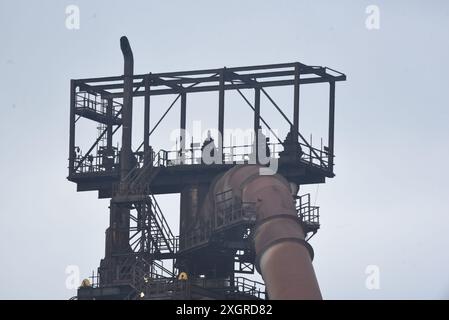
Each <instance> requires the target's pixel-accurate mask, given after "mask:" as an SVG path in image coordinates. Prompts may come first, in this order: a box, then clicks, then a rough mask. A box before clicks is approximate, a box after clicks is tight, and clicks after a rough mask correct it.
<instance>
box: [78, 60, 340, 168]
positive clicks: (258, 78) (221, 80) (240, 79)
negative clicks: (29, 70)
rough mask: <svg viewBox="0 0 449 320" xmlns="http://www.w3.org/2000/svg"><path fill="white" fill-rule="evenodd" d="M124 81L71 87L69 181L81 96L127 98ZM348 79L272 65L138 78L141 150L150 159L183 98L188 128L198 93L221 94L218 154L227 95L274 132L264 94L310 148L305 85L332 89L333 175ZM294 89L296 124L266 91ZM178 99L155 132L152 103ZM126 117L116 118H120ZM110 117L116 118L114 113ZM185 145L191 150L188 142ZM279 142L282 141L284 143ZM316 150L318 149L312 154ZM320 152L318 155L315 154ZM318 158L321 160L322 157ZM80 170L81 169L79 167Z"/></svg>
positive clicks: (116, 78)
mask: <svg viewBox="0 0 449 320" xmlns="http://www.w3.org/2000/svg"><path fill="white" fill-rule="evenodd" d="M124 79H125V77H124V76H114V77H100V78H87V79H77V80H72V81H71V85H70V86H71V88H70V90H71V95H70V138H69V139H70V140H69V148H70V150H69V175H71V174H72V173H75V172H76V170H77V168H75V154H74V148H75V134H76V128H75V123H76V120H77V119H75V117H76V113H75V108H76V93H77V89H79V91H86V92H89V93H94V94H98V95H101V97H102V98H103V99H107V100H108V101H112V100H113V99H118V98H119V99H123V98H124V90H123V88H124ZM345 80H346V75H344V74H343V73H341V72H338V71H336V70H334V69H331V68H328V67H321V66H308V65H305V64H302V63H299V62H293V63H283V64H270V65H259V66H246V67H237V68H220V69H205V70H192V71H179V72H163V73H148V74H140V75H133V77H132V88H133V94H132V97H133V98H135V97H144V99H145V102H144V110H145V112H144V118H145V119H144V134H143V135H144V137H143V142H142V144H141V145H140V147H139V148H138V149H140V148H141V147H142V146H143V147H144V153H145V154H146V155H148V154H149V146H150V141H149V139H150V135H151V133H152V132H154V130H155V129H156V127H157V125H158V124H159V123H160V122H161V121H162V120H163V118H164V117H165V115H166V114H167V113H168V112H169V111H170V110H171V108H172V107H173V105H174V104H175V103H176V101H177V100H178V99H179V98H181V108H180V129H182V128H183V127H184V128H185V121H186V120H185V119H186V103H187V102H186V101H187V94H188V93H195V92H218V131H219V132H220V133H221V139H220V138H219V139H218V148H219V150H223V140H222V139H223V131H224V114H225V92H226V91H227V90H237V91H238V93H239V94H240V95H241V96H242V98H243V99H244V100H245V101H246V103H247V104H248V105H249V106H250V107H251V108H252V109H253V110H254V129H257V128H256V126H257V127H258V125H259V121H262V122H263V123H264V124H265V125H266V126H267V127H268V128H269V129H270V130H271V128H270V127H269V126H268V123H267V122H266V121H264V120H263V118H262V117H261V115H260V93H261V92H262V93H263V94H264V95H265V96H266V97H267V98H268V99H269V101H270V102H271V103H272V104H273V105H274V106H275V108H276V109H277V110H278V112H280V114H281V115H282V116H283V117H284V118H285V119H286V120H287V122H288V123H289V124H290V125H291V126H292V127H293V129H294V131H295V132H296V133H297V134H298V137H299V138H300V139H301V140H302V141H303V143H305V144H306V145H309V144H308V142H307V141H306V140H305V139H304V137H303V136H302V135H301V133H300V130H299V118H300V110H299V109H300V86H301V85H304V84H314V83H329V86H330V89H329V126H328V148H329V150H328V152H329V164H328V170H329V172H330V173H332V172H333V158H334V122H335V119H334V118H335V83H336V82H338V81H345ZM281 86H292V87H293V89H294V94H293V122H292V121H291V120H290V119H289V118H288V117H287V116H286V115H285V113H284V112H283V111H282V110H281V108H280V107H279V106H278V105H277V104H276V102H275V101H274V100H273V99H272V98H271V97H270V96H269V94H268V93H267V91H266V90H265V89H266V88H269V87H281ZM243 89H254V92H255V105H254V106H253V105H252V104H251V103H250V102H249V101H248V99H246V97H245V96H244V95H243V93H242V91H241V90H243ZM173 94H176V95H177V98H176V99H175V101H174V102H173V103H172V104H171V106H170V107H169V108H168V109H167V111H166V112H165V113H164V115H163V117H162V118H161V119H160V120H159V122H158V123H157V125H156V126H155V127H153V129H151V130H150V122H149V119H150V113H151V112H150V111H151V107H150V97H151V96H158V95H173ZM120 114H121V112H119V113H118V114H116V115H115V117H116V118H118V117H119V116H120ZM109 116H110V113H109ZM120 126H121V125H120V124H119V125H117V127H116V128H115V129H114V130H112V120H111V123H110V124H108V126H107V128H106V130H105V132H103V134H102V135H100V138H99V139H97V141H96V142H95V143H94V145H92V147H91V148H90V150H89V151H88V152H87V153H86V154H85V155H84V158H83V159H81V161H80V163H83V161H85V159H86V158H87V156H88V155H89V154H90V152H91V151H92V150H93V149H94V147H95V145H96V144H97V143H98V141H99V140H100V139H101V137H102V136H103V135H105V134H107V137H108V140H109V139H110V140H112V135H113V134H114V133H115V132H116V131H117V130H118V129H119V128H120ZM183 138H184V139H183V140H184V141H183V142H182V143H183V144H184V145H185V137H183ZM278 140H279V138H278ZM312 150H313V149H312ZM313 152H314V151H313ZM316 156H317V155H316ZM79 165H80V164H78V166H79Z"/></svg>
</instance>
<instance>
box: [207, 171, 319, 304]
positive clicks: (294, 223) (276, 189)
mask: <svg viewBox="0 0 449 320" xmlns="http://www.w3.org/2000/svg"><path fill="white" fill-rule="evenodd" d="M261 168H262V167H260V166H257V165H245V166H236V167H234V168H232V169H231V170H229V171H228V172H227V173H225V174H224V175H223V176H222V177H221V178H220V179H218V180H217V181H216V182H215V184H214V185H213V187H212V188H211V192H210V193H209V200H208V201H206V203H205V205H204V207H203V214H205V213H206V212H210V210H212V208H211V207H212V204H213V202H212V201H211V200H212V199H211V195H213V194H217V193H219V192H222V191H224V190H229V189H232V190H233V193H234V195H235V196H237V197H240V198H241V200H242V202H245V203H246V202H248V203H250V202H255V203H256V227H255V229H254V231H253V240H254V246H255V251H256V267H257V269H258V270H259V272H260V273H261V274H262V277H263V279H264V281H265V284H266V287H267V291H268V295H269V297H270V299H321V293H320V289H319V286H318V282H317V280H316V276H315V272H314V270H313V266H312V258H313V250H312V248H311V246H310V245H309V244H308V243H307V242H306V241H305V240H304V238H305V234H304V231H303V229H302V227H301V225H300V224H299V222H298V219H297V216H296V210H295V203H294V200H293V198H292V195H291V189H290V186H289V183H288V181H287V180H286V179H285V178H283V177H282V176H280V175H278V174H274V175H261V174H260V169H261Z"/></svg>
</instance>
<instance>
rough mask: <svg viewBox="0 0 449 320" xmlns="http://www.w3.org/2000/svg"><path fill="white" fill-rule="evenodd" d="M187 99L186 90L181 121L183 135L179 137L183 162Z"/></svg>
mask: <svg viewBox="0 0 449 320" xmlns="http://www.w3.org/2000/svg"><path fill="white" fill-rule="evenodd" d="M186 100H187V94H186V93H185V92H183V93H181V121H180V129H181V135H180V137H179V148H180V150H181V159H182V162H184V153H185V150H186V102H187V101H186ZM192 161H193V160H192Z"/></svg>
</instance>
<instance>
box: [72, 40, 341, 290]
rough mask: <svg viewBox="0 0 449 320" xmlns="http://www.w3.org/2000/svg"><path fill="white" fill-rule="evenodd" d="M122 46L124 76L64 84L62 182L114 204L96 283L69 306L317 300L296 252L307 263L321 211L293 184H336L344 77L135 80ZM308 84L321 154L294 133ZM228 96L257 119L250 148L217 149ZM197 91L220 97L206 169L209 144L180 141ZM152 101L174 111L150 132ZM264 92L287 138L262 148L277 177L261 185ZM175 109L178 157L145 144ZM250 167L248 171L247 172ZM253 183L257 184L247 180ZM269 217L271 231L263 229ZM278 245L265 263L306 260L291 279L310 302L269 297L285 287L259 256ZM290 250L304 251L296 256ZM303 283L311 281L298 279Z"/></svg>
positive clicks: (226, 71) (281, 73) (330, 73)
mask: <svg viewBox="0 0 449 320" xmlns="http://www.w3.org/2000/svg"><path fill="white" fill-rule="evenodd" d="M121 49H122V52H123V56H124V61H125V63H124V74H123V75H122V76H115V77H102V78H90V79H77V80H71V89H70V90H71V91H70V140H69V175H68V180H70V181H72V182H74V183H76V184H77V190H78V191H93V190H96V191H98V195H99V198H111V201H110V207H109V209H110V223H109V227H108V229H107V231H106V250H105V257H104V259H102V260H101V263H100V267H99V268H98V275H95V274H94V275H93V276H92V280H91V281H90V282H84V283H83V285H82V286H81V287H80V288H79V290H78V295H77V298H78V299H203V298H212V299H264V298H297V297H303V298H319V297H320V294H319V290H318V291H317V290H316V289H314V288H315V287H316V288H317V285H316V281H314V280H313V279H314V274H313V269H312V268H311V264H310V266H309V262H308V261H306V260H307V259H309V258H307V259H306V258H304V252H307V254H308V255H310V257H313V250H312V248H311V246H310V245H309V244H308V243H307V240H308V239H310V237H311V236H313V235H314V234H315V233H316V232H317V230H318V228H319V226H320V225H319V208H318V207H316V206H315V205H312V203H311V201H310V195H309V194H306V195H297V192H298V189H299V186H300V185H305V184H316V183H324V182H325V179H326V178H332V177H334V170H333V168H334V115H335V84H336V82H338V81H344V80H346V76H345V75H344V74H342V73H340V72H338V71H335V70H333V69H330V68H327V67H320V66H308V65H305V64H302V63H299V62H294V63H284V64H274V65H262V66H249V67H237V68H219V69H207V70H194V71H182V72H165V73H147V74H140V75H135V74H134V61H133V53H132V51H131V47H130V45H129V42H128V40H127V39H126V37H122V39H121ZM315 83H328V84H329V100H328V101H329V104H328V112H329V113H328V115H329V118H328V119H329V123H328V137H327V142H328V145H327V146H320V147H316V146H312V144H311V142H308V141H306V139H305V138H304V137H303V135H302V134H301V132H300V130H299V118H300V117H299V105H300V88H301V86H302V85H307V84H315ZM280 86H287V87H289V88H291V89H292V90H291V93H292V101H293V110H291V111H292V112H291V113H292V116H291V117H288V116H287V115H286V114H285V113H284V111H283V110H282V109H281V108H280V107H279V106H278V104H277V103H276V102H275V100H274V99H273V98H272V97H271V96H270V95H269V93H268V91H269V88H270V87H280ZM248 89H250V90H252V92H253V94H254V99H249V98H248V97H246V96H245V93H244V90H246V91H248ZM229 90H233V91H236V92H237V93H238V94H239V95H240V96H241V97H242V99H243V101H244V102H245V103H246V104H247V105H248V107H249V108H251V109H252V110H253V112H254V121H253V123H251V127H252V128H254V132H255V133H256V134H255V135H254V139H253V141H252V143H251V145H246V146H233V145H231V146H225V145H224V143H223V133H224V130H225V121H224V119H225V112H226V99H225V97H226V92H227V91H229ZM198 92H217V93H218V101H217V128H218V132H219V134H218V136H217V137H215V138H216V140H215V142H216V145H215V144H213V148H212V149H209V151H208V152H209V154H210V152H212V153H213V154H214V155H215V156H216V155H218V158H219V159H220V161H217V162H215V163H212V164H208V163H205V161H204V159H203V155H204V152H205V149H206V148H205V147H207V145H208V143H207V141H206V142H205V143H204V144H203V146H200V145H199V144H195V143H192V144H190V145H188V144H187V143H186V141H187V140H189V139H190V137H186V136H185V131H184V130H183V129H186V118H187V117H186V114H187V110H188V108H187V102H188V96H189V95H190V94H194V93H198ZM160 95H167V96H173V102H172V103H171V104H170V105H169V106H168V108H167V110H166V112H165V113H164V114H163V116H162V117H161V119H159V121H157V123H156V124H155V125H154V126H153V128H150V117H151V116H152V113H151V110H152V108H153V101H152V97H154V96H160ZM262 95H263V96H265V97H266V98H267V99H268V100H269V101H270V103H271V104H272V106H273V109H274V110H277V111H278V112H279V113H280V114H281V116H282V117H283V118H284V119H285V120H286V125H288V126H289V130H290V131H289V133H288V135H287V137H285V138H284V139H281V138H279V137H276V138H277V140H278V141H277V142H274V143H271V142H267V143H266V147H268V150H269V151H268V153H266V150H264V151H263V152H264V154H265V153H266V155H267V156H268V158H270V159H275V160H276V161H278V170H277V174H275V175H271V176H267V177H266V178H264V179H259V178H258V177H255V176H254V175H256V174H255V172H256V171H255V170H256V169H257V170H260V169H263V168H265V167H266V164H265V163H259V162H258V160H257V159H259V158H257V155H259V153H260V152H261V150H260V149H261V146H263V147H265V142H264V141H262V142H261V141H259V139H262V138H261V136H260V135H259V134H257V133H258V132H259V131H260V128H261V127H262V126H264V127H266V128H267V129H268V130H272V128H271V127H270V124H269V123H268V121H266V119H264V118H263V117H262V116H261V115H260V101H261V96H262ZM135 97H143V99H144V117H143V119H142V120H143V123H144V125H143V128H144V130H143V132H142V135H141V140H139V142H141V143H140V145H139V147H138V148H137V149H136V150H133V149H132V139H133V138H134V139H135V138H136V137H132V126H133V121H132V119H133V116H132V113H133V100H134V98H135ZM250 100H253V101H254V103H251V101H250ZM177 104H178V105H179V106H180V108H179V109H180V115H179V119H180V123H179V129H181V131H180V137H179V146H178V147H179V148H178V149H177V150H157V149H156V148H155V146H154V145H152V140H151V137H152V134H153V133H154V132H155V130H157V128H158V126H159V124H160V123H161V122H162V121H163V120H164V119H165V116H166V115H167V113H168V112H169V111H170V110H172V109H173V108H174V106H175V105H177ZM83 120H86V121H89V122H94V123H95V124H96V125H97V127H98V135H97V136H96V137H95V139H94V140H93V141H92V144H91V145H90V146H89V147H88V149H87V150H82V148H81V147H80V146H79V144H78V139H79V137H78V135H79V134H80V133H79V129H78V126H79V124H80V123H81V121H83ZM173 127H175V126H173ZM209 142H210V141H209ZM237 149H238V150H243V151H242V152H237V151H236V150H237ZM263 149H265V148H263ZM254 154H255V155H256V157H253V156H254ZM251 159H256V162H255V163H252V162H251V161H250V160H251ZM249 163H252V164H249ZM233 175H234V176H233ZM256 176H257V175H256ZM267 179H268V180H267ZM253 180H254V181H256V180H257V181H258V183H260V185H259V184H257V183H255V182H254V183H252V182H251V181H253ZM245 185H252V187H251V188H252V189H250V190H247V189H245V188H244V186H245ZM260 186H264V188H272V189H269V190H274V191H270V193H268V194H265V193H264V192H265V191H266V190H268V189H264V190H265V191H263V190H262V189H260V188H259V187H260ZM269 186H271V187H269ZM274 186H276V187H274ZM258 188H259V189H260V190H259V189H258ZM273 188H275V189H273ZM286 188H287V189H288V190H287V189H286ZM256 189H257V190H259V191H258V192H256V193H254V192H253V191H252V190H256ZM279 190H280V191H279ZM286 190H287V191H286ZM277 191H279V192H280V193H279V194H278V198H276V199H278V200H279V199H281V200H279V201H278V200H274V201H271V200H270V199H267V198H266V197H270V195H271V194H277ZM281 191H282V192H284V193H282V192H281ZM285 192H289V196H290V198H288V199H289V200H288V201H290V203H291V206H290V205H289V204H288V203H287V204H283V203H284V202H285V201H286V200H285V196H284V195H285ZM169 193H180V195H181V197H180V199H181V200H180V230H179V236H177V235H175V234H174V233H173V231H172V230H171V228H170V226H169V224H168V223H167V221H166V219H165V217H164V214H163V213H162V210H161V208H160V207H159V205H158V203H157V201H156V197H155V195H159V194H169ZM291 196H293V198H291ZM264 197H265V198H264ZM294 199H295V201H296V207H295V206H294V205H293V203H294V201H293V200H294ZM264 201H265V202H264ZM283 201H284V202H283ZM288 201H287V202H288ZM258 202H260V203H258ZM271 202H273V203H277V204H278V205H279V208H283V209H282V210H284V211H285V212H283V213H281V212H278V214H280V216H279V215H278V216H277V217H274V218H273V217H271V218H270V219H271V220H270V219H268V220H270V221H271V222H270V221H268V220H267V221H268V223H266V222H267V221H266V220H265V219H266V218H267V216H266V215H267V214H266V212H265V211H266V210H265V209H266V208H267V203H271ZM261 203H262V204H263V203H265V205H261ZM273 206H274V204H273ZM264 208H265V209H264ZM275 208H276V207H275V206H274V207H273V210H278V209H275ZM279 210H281V209H279ZM268 216H270V215H268ZM274 220H275V221H277V222H276V224H274V223H272V221H274ZM270 224H272V226H271V227H270V228H268V227H267V226H269V225H270ZM267 228H268V229H267ZM278 229H279V230H280V229H282V230H284V231H285V230H290V231H285V232H286V233H288V235H281V236H279V235H269V233H270V231H269V230H278ZM261 230H262V231H261ZM264 230H265V231H264ZM267 230H268V231H267ZM264 232H265V233H264ZM289 232H290V233H289ZM262 238H263V239H262ZM282 241H284V242H285V241H287V242H288V244H284V247H283V248H284V249H282V250H280V249H279V250H278V251H276V252H272V253H270V255H273V257H274V256H276V259H277V260H279V262H280V261H281V260H282V259H284V260H285V256H283V253H282V252H290V251H288V250H290V249H291V250H293V252H294V254H293V256H294V257H295V256H297V257H298V259H299V260H298V261H300V260H301V259H302V261H305V262H304V263H303V264H302V265H301V266H296V267H297V268H299V267H300V268H301V270H303V271H304V270H306V271H305V272H306V273H304V275H305V276H301V277H293V278H295V279H297V282H296V285H297V286H302V285H304V287H309V288H311V289H310V290H309V292H312V293H311V294H309V295H299V296H298V294H296V293H295V292H291V294H289V293H286V294H285V295H282V294H281V293H279V292H280V291H279V288H276V286H277V283H280V284H282V283H284V284H285V279H282V277H278V276H277V275H276V274H273V272H274V273H275V272H276V271H275V270H276V269H277V268H276V267H273V266H272V265H271V264H270V262H269V260H270V258H266V257H267V256H268V254H265V253H266V252H267V250H268V249H267V248H268V247H270V246H271V245H272V244H278V243H280V242H282ZM292 243H297V244H299V245H300V246H301V247H302V248H304V250H305V251H304V252H302V251H301V249H298V248H296V247H295V248H293V247H294V245H293V244H292ZM292 246H293V247H292ZM262 247H263V248H262ZM290 247H292V248H290ZM279 248H280V247H279ZM301 252H302V253H301ZM264 257H265V258H264ZM267 259H268V262H267ZM273 259H274V258H271V260H273ZM304 259H306V260H304ZM284 262H285V261H284ZM255 267H256V268H257V269H258V270H259V272H261V273H262V275H263V276H264V280H265V282H266V284H267V290H265V287H264V284H263V283H259V282H256V281H253V280H249V279H247V278H245V277H243V275H244V274H252V273H254V271H255ZM283 270H284V271H286V272H290V271H291V270H290V271H289V270H288V268H287V269H285V268H284V269H283ZM307 270H308V271H307ZM307 272H308V273H307ZM289 274H290V275H291V272H290V273H289ZM309 275H310V277H309ZM307 277H309V278H311V281H307V280H305V278H307ZM312 278H313V279H312ZM270 281H271V283H270ZM293 282H294V281H293ZM284 289H285V288H284ZM282 291H283V292H284V291H285V290H282ZM287 291H288V290H287ZM267 292H268V295H267Z"/></svg>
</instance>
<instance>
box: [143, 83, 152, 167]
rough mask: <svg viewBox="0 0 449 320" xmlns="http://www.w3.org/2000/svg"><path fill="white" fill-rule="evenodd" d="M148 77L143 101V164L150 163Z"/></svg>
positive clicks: (149, 86)
mask: <svg viewBox="0 0 449 320" xmlns="http://www.w3.org/2000/svg"><path fill="white" fill-rule="evenodd" d="M150 88H151V85H150V75H148V76H146V77H145V101H144V124H143V131H144V132H143V134H144V136H143V154H144V158H143V159H144V164H148V163H150V160H151V154H150Z"/></svg>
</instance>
